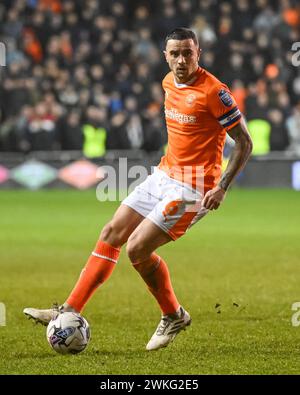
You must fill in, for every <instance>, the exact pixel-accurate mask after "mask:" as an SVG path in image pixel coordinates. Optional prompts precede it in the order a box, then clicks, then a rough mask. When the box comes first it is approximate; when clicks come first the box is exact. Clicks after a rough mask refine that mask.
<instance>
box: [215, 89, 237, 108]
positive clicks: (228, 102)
mask: <svg viewBox="0 0 300 395" xmlns="http://www.w3.org/2000/svg"><path fill="white" fill-rule="evenodd" d="M218 96H219V98H220V100H221V102H222V103H223V104H224V106H226V107H231V106H232V105H233V99H232V97H231V95H230V93H229V92H228V91H226V90H225V89H221V90H220V92H219V93H218Z"/></svg>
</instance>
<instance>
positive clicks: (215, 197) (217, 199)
mask: <svg viewBox="0 0 300 395" xmlns="http://www.w3.org/2000/svg"><path fill="white" fill-rule="evenodd" d="M225 196H226V191H225V190H224V189H222V188H221V187H219V186H216V187H215V188H213V189H211V190H210V191H208V192H206V194H205V196H204V198H203V200H202V207H205V208H206V209H208V210H217V208H218V207H219V206H220V204H221V203H222V201H223V200H224V199H225Z"/></svg>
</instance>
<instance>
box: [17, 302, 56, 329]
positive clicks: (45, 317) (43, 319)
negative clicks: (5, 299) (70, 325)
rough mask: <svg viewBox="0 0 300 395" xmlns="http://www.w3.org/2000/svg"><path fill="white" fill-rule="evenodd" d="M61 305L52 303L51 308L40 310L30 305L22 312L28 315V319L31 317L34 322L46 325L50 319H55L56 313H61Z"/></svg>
mask: <svg viewBox="0 0 300 395" xmlns="http://www.w3.org/2000/svg"><path fill="white" fill-rule="evenodd" d="M62 312H63V310H62V307H59V306H58V305H57V304H54V305H53V307H52V309H46V310H40V309H34V308H32V307H26V309H24V310H23V313H24V314H25V315H26V316H27V317H28V319H33V320H34V321H35V322H36V324H42V325H45V326H47V325H48V324H49V322H50V321H51V320H55V318H56V317H57V316H58V314H60V313H62Z"/></svg>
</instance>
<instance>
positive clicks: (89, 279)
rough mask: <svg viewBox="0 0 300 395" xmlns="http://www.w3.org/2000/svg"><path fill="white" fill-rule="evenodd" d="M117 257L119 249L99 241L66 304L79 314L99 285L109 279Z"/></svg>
mask: <svg viewBox="0 0 300 395" xmlns="http://www.w3.org/2000/svg"><path fill="white" fill-rule="evenodd" d="M119 255H120V248H115V247H112V246H111V245H110V244H107V243H105V242H103V241H101V240H99V241H98V242H97V244H96V247H95V249H94V251H93V252H92V255H91V256H90V258H89V259H88V261H87V264H86V265H85V267H84V268H83V270H82V272H81V274H80V277H79V279H78V281H77V283H76V285H75V287H74V288H73V290H72V292H71V294H70V296H69V297H68V299H67V300H66V302H67V303H68V304H69V305H70V306H71V307H73V308H74V309H75V310H77V311H79V312H80V311H81V310H82V309H83V307H84V305H85V304H86V303H87V301H88V300H89V299H90V297H91V296H92V295H93V293H94V292H95V291H96V289H97V288H98V287H99V285H101V284H102V283H104V281H106V280H107V279H108V278H109V276H110V275H111V273H112V272H113V270H114V268H115V266H116V263H117V261H118V258H119Z"/></svg>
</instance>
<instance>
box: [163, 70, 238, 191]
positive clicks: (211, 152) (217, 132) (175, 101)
mask: <svg viewBox="0 0 300 395" xmlns="http://www.w3.org/2000/svg"><path fill="white" fill-rule="evenodd" d="M162 86H163V89H164V91H165V117H166V124H167V130H168V148H167V152H166V154H165V156H163V157H162V159H161V162H160V164H159V168H160V169H161V170H164V171H165V172H166V173H167V174H168V175H169V176H170V177H172V178H175V179H178V180H180V181H183V182H185V183H188V184H190V185H192V186H193V187H194V188H197V189H199V186H200V188H201V189H202V190H204V191H207V190H209V189H211V188H213V187H214V186H215V185H216V184H217V182H218V181H219V178H220V176H221V166H222V156H223V148H224V143H225V139H226V131H228V130H230V129H231V128H233V127H234V126H236V125H237V124H238V123H239V122H240V119H241V113H240V111H239V109H238V107H237V105H236V102H235V100H234V98H233V96H232V94H231V92H230V91H229V89H228V87H227V86H226V85H225V84H223V83H222V82H220V81H219V80H218V79H217V78H216V77H214V76H213V75H212V74H210V73H209V72H208V71H206V70H205V69H203V68H201V67H199V68H198V70H197V73H196V75H195V76H194V77H193V79H192V80H191V81H189V82H188V83H185V84H178V83H177V82H176V81H175V79H174V76H173V73H172V72H170V73H168V74H167V75H166V77H165V78H164V80H163V82H162ZM199 168H200V169H202V171H200V173H202V175H203V176H204V181H203V178H202V182H201V185H199V178H198V181H197V174H198V177H199V174H200V173H199V171H198V170H196V169H199ZM197 171H198V172H197ZM183 174H184V176H183ZM183 177H184V178H183Z"/></svg>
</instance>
